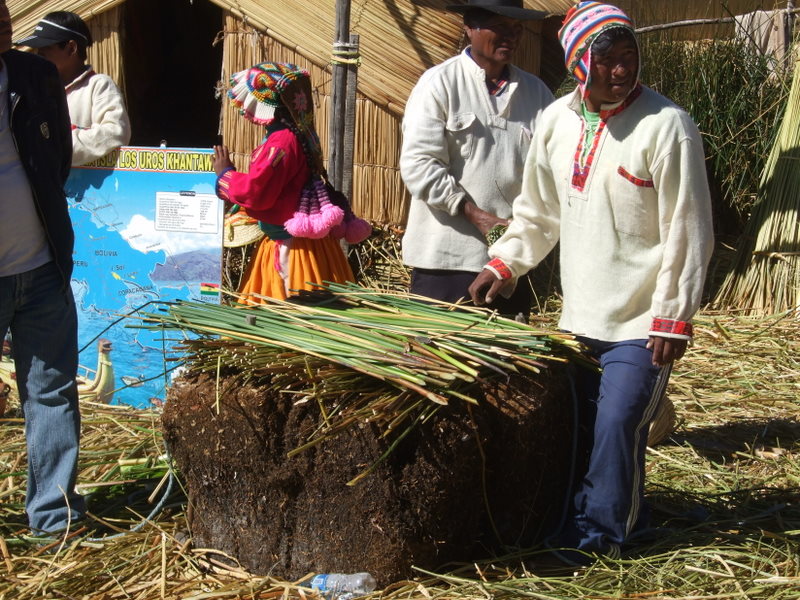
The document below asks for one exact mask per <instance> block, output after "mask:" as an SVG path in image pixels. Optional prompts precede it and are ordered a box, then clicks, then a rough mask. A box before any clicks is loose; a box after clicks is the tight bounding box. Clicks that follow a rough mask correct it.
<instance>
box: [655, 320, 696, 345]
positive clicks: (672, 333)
mask: <svg viewBox="0 0 800 600" xmlns="http://www.w3.org/2000/svg"><path fill="white" fill-rule="evenodd" d="M648 334H649V335H654V336H656V337H665V338H673V339H679V340H687V341H691V340H692V337H693V336H694V328H693V327H692V324H691V323H690V322H689V321H676V320H674V319H663V318H659V317H655V318H653V322H652V323H651V325H650V331H649V332H648Z"/></svg>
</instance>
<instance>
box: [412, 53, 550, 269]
mask: <svg viewBox="0 0 800 600" xmlns="http://www.w3.org/2000/svg"><path fill="white" fill-rule="evenodd" d="M509 69H510V83H509V88H508V89H507V90H506V91H504V92H503V94H508V95H509V96H508V98H507V101H506V102H505V104H504V106H503V108H502V109H501V110H500V111H499V112H498V111H497V110H496V109H495V105H494V103H493V102H492V99H491V97H490V95H489V91H488V90H487V88H486V73H485V72H484V70H483V69H481V67H479V66H478V64H477V63H476V62H475V61H474V60H472V58H471V57H470V56H469V55H468V54H467V53H466V50H465V51H464V52H462V53H461V54H460V55H458V56H454V57H453V58H450V59H448V60H446V61H445V62H443V63H441V64H439V65H437V66H435V67H433V68H431V69H429V70H428V71H426V72H425V73H423V75H422V77H420V79H419V81H418V82H417V85H416V86H415V87H414V89H413V91H412V92H411V96H410V97H409V99H408V103H407V104H406V110H405V116H404V118H403V148H402V154H401V156H400V173H401V175H402V177H403V181H404V182H405V184H406V187H407V188H408V190H409V192H410V193H411V205H410V207H409V215H408V223H407V227H406V233H405V236H404V237H403V260H404V262H405V263H406V264H408V265H410V266H412V267H419V268H426V269H448V270H464V271H474V272H476V273H477V272H478V271H480V270H481V268H482V267H483V265H484V264H485V263H486V261H487V260H488V255H487V252H486V251H487V245H486V242H485V240H484V239H483V237H482V236H481V234H480V232H479V231H478V230H477V229H476V228H475V227H474V226H473V225H472V224H471V223H470V222H469V221H468V220H467V218H466V217H465V216H464V215H463V214H460V213H459V211H458V208H459V204H460V203H461V200H462V199H463V198H464V196H465V195H468V196H469V197H470V198H471V199H472V200H473V201H474V202H475V204H477V205H478V207H479V208H481V209H483V210H485V211H488V212H490V213H492V214H495V215H497V216H499V217H502V218H508V217H510V216H511V205H512V203H513V201H514V198H515V197H516V196H517V194H518V193H519V191H520V184H521V177H520V175H521V173H522V166H523V162H524V160H525V155H526V153H527V151H528V147H529V145H530V140H531V136H532V131H533V129H534V123H535V121H536V119H537V117H538V116H539V115H540V114H541V112H542V110H543V109H544V107H545V106H547V105H548V104H549V103H550V102H551V101H552V100H553V96H552V94H551V93H550V91H549V90H548V89H547V87H546V86H545V85H544V83H542V81H541V80H540V79H538V78H537V77H536V76H534V75H531V74H530V73H527V72H525V71H522V70H521V69H518V68H516V67H514V66H509Z"/></svg>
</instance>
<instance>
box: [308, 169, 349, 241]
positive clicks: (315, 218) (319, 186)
mask: <svg viewBox="0 0 800 600" xmlns="http://www.w3.org/2000/svg"><path fill="white" fill-rule="evenodd" d="M314 193H315V194H314V195H315V198H314V199H315V200H316V202H315V203H312V210H311V214H310V215H309V221H310V224H311V229H312V230H313V233H314V235H313V236H308V237H314V238H315V239H319V238H323V237H325V236H326V235H328V233H329V232H330V230H331V228H332V227H334V226H336V225H338V224H339V223H341V222H342V220H343V219H344V211H343V210H342V209H341V208H339V207H338V206H336V205H335V204H332V203H331V201H330V198H329V197H328V192H327V190H326V189H325V184H324V183H323V182H322V180H321V179H315V180H314Z"/></svg>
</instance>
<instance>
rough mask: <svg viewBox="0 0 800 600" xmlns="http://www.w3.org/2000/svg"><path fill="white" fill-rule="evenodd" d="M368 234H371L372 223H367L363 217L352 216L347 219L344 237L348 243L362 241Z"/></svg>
mask: <svg viewBox="0 0 800 600" xmlns="http://www.w3.org/2000/svg"><path fill="white" fill-rule="evenodd" d="M370 235H372V225H370V224H369V223H367V222H366V221H365V220H364V219H359V218H358V217H355V216H354V217H353V218H352V219H351V220H349V221H347V231H346V233H345V236H344V239H345V241H346V242H347V243H348V244H358V243H359V242H363V241H364V240H365V239H367V238H368V237H369V236H370Z"/></svg>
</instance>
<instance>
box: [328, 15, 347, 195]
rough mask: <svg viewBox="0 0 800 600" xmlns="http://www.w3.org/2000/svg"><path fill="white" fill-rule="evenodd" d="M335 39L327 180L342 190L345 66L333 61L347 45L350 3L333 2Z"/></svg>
mask: <svg viewBox="0 0 800 600" xmlns="http://www.w3.org/2000/svg"><path fill="white" fill-rule="evenodd" d="M335 37H336V39H335V40H334V43H333V55H334V60H333V81H332V90H331V114H330V121H329V122H330V126H329V128H328V134H329V140H330V143H329V145H328V178H329V179H330V182H331V183H332V184H333V186H334V187H335V188H336V189H338V190H341V189H342V172H343V171H342V165H343V163H342V158H343V156H342V155H343V149H344V120H345V119H344V117H345V111H346V102H347V97H346V95H347V65H346V64H345V63H344V62H342V61H340V60H336V56H337V54H338V52H337V50H338V49H339V48H341V47H342V46H347V45H349V41H350V0H336V32H335Z"/></svg>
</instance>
